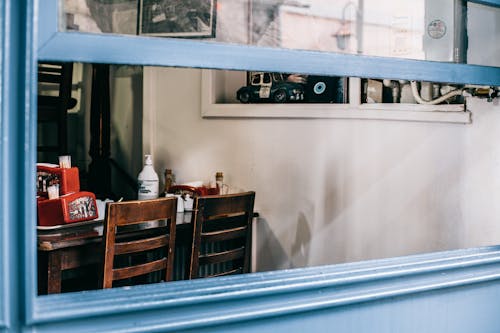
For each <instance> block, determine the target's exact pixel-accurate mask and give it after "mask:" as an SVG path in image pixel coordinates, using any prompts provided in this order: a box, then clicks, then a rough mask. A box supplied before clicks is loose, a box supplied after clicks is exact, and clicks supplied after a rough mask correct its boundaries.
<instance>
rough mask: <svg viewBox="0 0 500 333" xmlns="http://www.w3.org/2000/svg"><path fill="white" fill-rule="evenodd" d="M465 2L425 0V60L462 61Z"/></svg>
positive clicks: (463, 60) (464, 35)
mask: <svg viewBox="0 0 500 333" xmlns="http://www.w3.org/2000/svg"><path fill="white" fill-rule="evenodd" d="M464 6H466V3H465V2H464V1H462V0H439V1H436V0H426V1H425V21H424V22H425V27H424V36H423V45H424V52H425V60H432V61H447V62H465V56H464V54H466V50H465V45H466V44H465V41H466V38H467V36H466V26H465V23H466V17H465V16H464V15H466V9H464V8H465V7H464Z"/></svg>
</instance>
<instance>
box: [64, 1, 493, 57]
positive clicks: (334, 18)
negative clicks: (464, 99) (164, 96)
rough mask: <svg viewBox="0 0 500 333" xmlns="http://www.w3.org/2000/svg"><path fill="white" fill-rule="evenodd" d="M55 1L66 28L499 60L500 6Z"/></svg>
mask: <svg viewBox="0 0 500 333" xmlns="http://www.w3.org/2000/svg"><path fill="white" fill-rule="evenodd" d="M61 1H63V2H64V6H63V7H64V14H63V19H64V20H65V24H63V25H62V26H65V27H66V29H67V30H68V31H82V32H91V33H116V34H132V35H136V34H138V35H146V36H157V37H176V38H199V39H204V40H210V41H215V42H223V43H236V44H245V45H257V46H266V47H277V48H286V49H302V50H314V51H326V52H340V53H347V54H364V55H370V56H383V57H397V58H405V59H421V60H432V61H445V62H461V63H471V64H481V65H488V66H499V65H500V60H498V59H499V57H498V51H497V50H496V48H495V45H496V42H495V37H496V36H498V33H499V31H498V27H497V25H496V24H495V22H497V21H498V20H500V9H498V8H494V7H489V6H483V5H476V4H468V5H466V6H464V5H463V2H462V1H458V0H444V1H431V0H417V1H414V0H402V1H394V0H355V1H350V0H335V1H330V0H302V1H284V0H190V1H179V0H88V1H83V0H61ZM484 27H488V29H496V31H487V32H486V31H485V30H484Z"/></svg>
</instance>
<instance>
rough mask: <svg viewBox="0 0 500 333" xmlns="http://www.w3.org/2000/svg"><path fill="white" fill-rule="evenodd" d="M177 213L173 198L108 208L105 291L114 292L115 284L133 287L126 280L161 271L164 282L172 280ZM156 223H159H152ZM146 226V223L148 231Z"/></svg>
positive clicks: (113, 204)
mask: <svg viewBox="0 0 500 333" xmlns="http://www.w3.org/2000/svg"><path fill="white" fill-rule="evenodd" d="M176 213H177V201H176V198H174V197H168V198H159V199H153V200H140V201H139V200H135V201H126V202H115V203H108V204H107V206H106V217H105V222H104V230H103V255H104V263H103V274H102V281H101V282H102V287H103V288H111V287H112V286H113V281H116V280H121V282H123V281H125V282H126V283H128V284H130V283H129V282H130V280H129V281H127V280H124V279H130V278H132V277H138V276H144V275H147V274H149V273H152V272H157V271H161V270H165V275H164V281H170V280H171V279H172V270H173V262H174V248H175V227H176V221H175V218H176ZM157 220H160V221H158V222H155V223H152V222H153V221H157ZM161 220H164V221H161ZM165 222H166V223H165ZM141 223H142V225H140V224H141ZM144 223H147V228H145V229H144V227H145V224H144ZM141 228H142V229H141ZM124 229H125V230H124ZM158 249H162V250H163V251H162V252H161V251H160V257H161V258H159V259H158V258H154V257H153V256H157V257H158ZM155 251H156V252H155ZM152 257H153V258H152ZM151 259H153V260H152V261H151ZM122 284H123V283H122Z"/></svg>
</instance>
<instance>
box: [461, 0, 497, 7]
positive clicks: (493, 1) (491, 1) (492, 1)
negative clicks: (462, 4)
mask: <svg viewBox="0 0 500 333" xmlns="http://www.w3.org/2000/svg"><path fill="white" fill-rule="evenodd" d="M468 1H469V2H474V3H478V4H481V5H486V6H493V7H500V0H468Z"/></svg>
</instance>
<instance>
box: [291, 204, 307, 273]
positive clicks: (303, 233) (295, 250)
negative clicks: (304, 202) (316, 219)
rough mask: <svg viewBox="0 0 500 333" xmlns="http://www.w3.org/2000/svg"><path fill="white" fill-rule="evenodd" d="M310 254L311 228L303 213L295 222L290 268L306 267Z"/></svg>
mask: <svg viewBox="0 0 500 333" xmlns="http://www.w3.org/2000/svg"><path fill="white" fill-rule="evenodd" d="M310 252H311V228H310V227H309V223H308V221H307V218H306V216H305V214H304V213H302V212H300V213H299V217H298V220H297V230H296V232H295V241H294V242H293V244H292V262H291V266H292V268H299V267H307V266H308V263H309V254H310Z"/></svg>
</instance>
